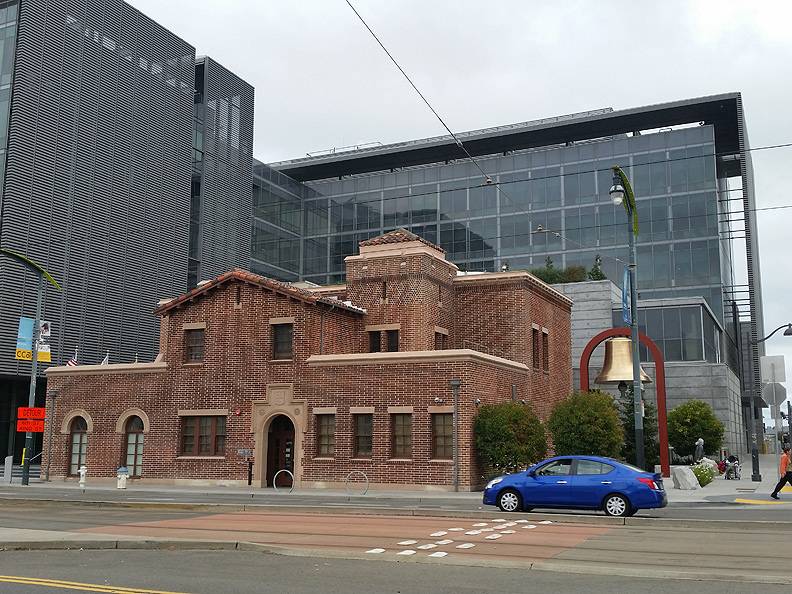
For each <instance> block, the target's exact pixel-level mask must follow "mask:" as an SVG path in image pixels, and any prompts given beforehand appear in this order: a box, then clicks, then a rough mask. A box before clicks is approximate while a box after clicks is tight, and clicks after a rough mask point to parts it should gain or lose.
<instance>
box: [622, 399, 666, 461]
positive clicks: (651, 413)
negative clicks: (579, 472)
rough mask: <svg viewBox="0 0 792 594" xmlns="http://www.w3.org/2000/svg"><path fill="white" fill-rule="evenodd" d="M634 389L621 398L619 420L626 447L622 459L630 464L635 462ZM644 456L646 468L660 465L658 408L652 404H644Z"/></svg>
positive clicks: (623, 448) (623, 449)
mask: <svg viewBox="0 0 792 594" xmlns="http://www.w3.org/2000/svg"><path fill="white" fill-rule="evenodd" d="M634 394H635V391H634V388H633V386H632V385H631V386H630V388H629V389H628V390H627V391H626V392H625V393H624V396H621V397H620V398H619V404H618V408H619V418H620V419H621V424H622V428H623V429H624V446H623V447H622V458H624V459H625V460H627V461H628V462H635V411H634V409H633V404H634V402H635V398H634ZM643 426H644V456H645V457H646V467H647V468H654V467H655V464H659V463H660V442H659V439H660V438H659V434H658V432H657V407H656V406H655V405H654V404H652V403H651V402H646V403H645V404H644V419H643Z"/></svg>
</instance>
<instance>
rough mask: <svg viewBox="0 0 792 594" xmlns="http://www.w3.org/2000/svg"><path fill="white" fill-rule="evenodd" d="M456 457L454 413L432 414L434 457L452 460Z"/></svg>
mask: <svg viewBox="0 0 792 594" xmlns="http://www.w3.org/2000/svg"><path fill="white" fill-rule="evenodd" d="M453 457H454V415H452V414H451V413H440V414H434V415H432V458H434V459H435V460H451V459H453Z"/></svg>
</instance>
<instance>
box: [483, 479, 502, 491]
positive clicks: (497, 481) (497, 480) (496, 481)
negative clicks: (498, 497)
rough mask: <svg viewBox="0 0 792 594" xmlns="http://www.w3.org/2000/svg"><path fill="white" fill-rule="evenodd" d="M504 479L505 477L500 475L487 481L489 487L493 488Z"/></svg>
mask: <svg viewBox="0 0 792 594" xmlns="http://www.w3.org/2000/svg"><path fill="white" fill-rule="evenodd" d="M502 480H503V478H502V477H498V478H494V479H492V480H491V481H490V482H488V483H487V489H491V488H492V487H494V486H495V485H497V484H498V483H499V482H501V481H502Z"/></svg>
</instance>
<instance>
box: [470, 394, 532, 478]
mask: <svg viewBox="0 0 792 594" xmlns="http://www.w3.org/2000/svg"><path fill="white" fill-rule="evenodd" d="M473 431H474V433H475V436H476V450H477V452H478V455H479V458H480V459H481V461H482V463H483V464H484V467H485V473H486V478H489V477H490V476H493V475H497V474H503V473H504V472H513V471H515V470H521V469H523V468H527V467H528V466H530V465H531V464H534V463H535V462H538V461H539V460H541V459H542V458H544V457H545V456H546V455H547V435H546V433H545V428H544V426H543V425H542V422H541V421H540V420H539V417H537V416H536V413H534V411H533V409H532V408H531V407H530V406H528V405H523V404H517V403H516V402H506V403H503V404H486V405H484V406H482V407H481V408H480V409H479V412H478V415H477V416H476V421H475V423H474V427H473Z"/></svg>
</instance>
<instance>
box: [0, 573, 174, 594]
mask: <svg viewBox="0 0 792 594" xmlns="http://www.w3.org/2000/svg"><path fill="white" fill-rule="evenodd" d="M0 582H5V583H9V584H25V585H28V586H44V587H49V588H61V589H64V590H83V591H86V592H108V593H112V594H184V593H181V592H170V591H166V590H146V589H145V588H127V587H124V586H109V585H107V584H85V583H82V582H67V581H63V580H52V579H48V578H36V577H27V576H16V575H0Z"/></svg>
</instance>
